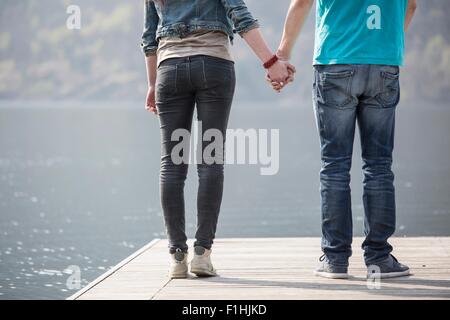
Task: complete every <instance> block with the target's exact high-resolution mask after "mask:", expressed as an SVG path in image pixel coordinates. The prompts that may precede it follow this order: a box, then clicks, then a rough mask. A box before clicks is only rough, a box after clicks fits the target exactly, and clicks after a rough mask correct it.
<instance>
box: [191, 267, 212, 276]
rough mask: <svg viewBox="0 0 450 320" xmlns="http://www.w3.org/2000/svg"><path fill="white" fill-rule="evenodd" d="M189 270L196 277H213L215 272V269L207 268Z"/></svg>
mask: <svg viewBox="0 0 450 320" xmlns="http://www.w3.org/2000/svg"><path fill="white" fill-rule="evenodd" d="M191 272H192V273H193V274H195V275H196V276H197V277H215V276H217V273H216V272H215V271H211V270H207V269H197V268H193V269H191Z"/></svg>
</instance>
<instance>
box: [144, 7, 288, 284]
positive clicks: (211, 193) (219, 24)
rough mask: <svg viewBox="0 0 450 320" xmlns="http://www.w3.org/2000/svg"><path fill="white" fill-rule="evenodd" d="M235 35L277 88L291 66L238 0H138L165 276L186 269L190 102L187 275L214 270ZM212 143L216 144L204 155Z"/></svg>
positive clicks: (180, 275) (209, 273)
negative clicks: (192, 200) (157, 162)
mask: <svg viewBox="0 0 450 320" xmlns="http://www.w3.org/2000/svg"><path fill="white" fill-rule="evenodd" d="M234 33H237V34H239V35H240V36H242V37H243V38H244V40H245V41H246V42H247V43H248V45H249V46H250V47H251V49H252V50H253V51H254V53H255V54H256V55H257V56H258V58H259V59H260V60H261V62H263V63H264V67H265V68H266V69H267V74H268V77H269V78H270V79H271V80H272V81H275V82H278V83H280V85H281V86H282V85H284V83H286V82H289V81H290V80H291V79H292V78H291V75H292V73H293V71H294V69H293V67H292V66H290V65H289V64H287V63H286V62H283V61H278V59H277V57H276V56H275V55H274V54H273V53H272V51H271V50H270V49H269V47H268V46H267V44H266V42H265V41H264V39H263V37H262V35H261V33H260V31H259V25H258V22H257V20H255V19H254V18H253V16H252V15H251V14H250V12H249V11H248V9H247V7H246V5H245V3H244V1H243V0H185V1H179V0H154V1H152V0H146V1H145V26H144V33H143V36H142V49H143V51H144V53H145V56H146V65H147V75H148V94H147V101H146V108H147V109H148V110H149V111H151V112H154V113H155V114H158V116H159V120H160V127H161V144H162V147H161V171H160V188H161V190H160V191H161V204H162V208H163V212H164V220H165V225H166V230H167V236H168V239H169V251H170V254H171V263H170V268H169V276H170V277H171V278H184V277H186V276H187V273H188V264H187V249H188V247H187V244H186V240H187V237H186V234H185V212H184V196H183V189H184V182H185V179H186V175H187V170H188V162H189V158H190V157H189V153H188V151H189V150H186V149H188V148H189V142H187V143H185V144H184V145H185V146H187V147H186V148H184V149H181V150H180V144H182V143H180V139H182V137H183V136H184V134H189V133H190V130H191V123H192V116H193V112H194V108H195V106H197V118H198V120H199V123H201V125H199V129H200V128H201V132H200V133H199V134H202V136H201V137H203V139H202V155H203V156H202V159H200V160H198V159H197V163H198V164H197V171H198V176H199V187H198V195H197V210H198V214H197V217H198V223H197V232H196V235H195V238H196V241H195V244H194V258H193V260H192V262H191V272H192V273H194V274H196V275H197V276H214V275H216V271H215V269H214V268H213V266H212V263H211V258H210V255H211V246H212V243H213V239H214V236H215V232H216V227H217V220H218V216H219V211H220V205H221V201H222V192H223V179H224V178H223V163H224V153H223V150H224V143H225V136H226V128H227V122H228V117H229V113H230V107H231V103H232V100H233V95H234V88H235V72H234V63H233V59H232V57H231V54H230V47H229V46H230V42H231V41H232V40H233V36H234ZM155 96H156V98H155ZM208 136H209V138H208ZM205 138H206V139H205ZM203 140H209V141H203ZM211 141H214V145H215V148H214V150H213V152H210V153H211V154H209V155H207V154H206V153H208V151H209V149H208V148H206V147H207V146H208V145H209V144H210V143H211Z"/></svg>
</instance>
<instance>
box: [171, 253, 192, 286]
mask: <svg viewBox="0 0 450 320" xmlns="http://www.w3.org/2000/svg"><path fill="white" fill-rule="evenodd" d="M187 257H188V254H187V252H183V250H181V249H177V250H176V251H175V253H172V254H171V255H170V258H171V261H170V266H169V278H171V279H181V278H187V275H188V264H187Z"/></svg>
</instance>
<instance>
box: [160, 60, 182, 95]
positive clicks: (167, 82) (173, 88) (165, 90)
mask: <svg viewBox="0 0 450 320" xmlns="http://www.w3.org/2000/svg"><path fill="white" fill-rule="evenodd" d="M177 78H178V65H176V64H167V65H161V66H159V67H158V71H157V76H156V98H157V100H161V99H164V98H167V97H170V96H173V95H174V94H176V93H177Z"/></svg>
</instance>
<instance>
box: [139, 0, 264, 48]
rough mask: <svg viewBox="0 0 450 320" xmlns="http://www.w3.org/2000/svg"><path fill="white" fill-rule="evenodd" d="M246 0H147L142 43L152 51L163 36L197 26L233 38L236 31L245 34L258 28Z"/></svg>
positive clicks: (191, 29) (178, 33)
mask: <svg viewBox="0 0 450 320" xmlns="http://www.w3.org/2000/svg"><path fill="white" fill-rule="evenodd" d="M258 26H259V25H258V22H257V20H255V19H254V18H253V16H252V15H251V14H250V12H249V11H248V9H247V6H246V5H245V2H244V1H243V0H164V3H163V4H159V2H156V3H155V2H154V1H152V0H145V23H144V33H143V35H142V43H141V47H142V50H143V51H144V53H145V55H147V56H149V55H153V54H155V53H156V50H157V48H158V42H159V39H160V38H163V37H170V36H178V37H184V36H186V35H188V34H190V33H192V32H194V31H196V30H216V31H222V32H224V33H226V34H227V35H228V36H229V37H230V40H231V41H232V40H233V33H239V34H241V35H242V34H243V33H245V32H247V31H249V30H251V29H253V28H257V27H258Z"/></svg>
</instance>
